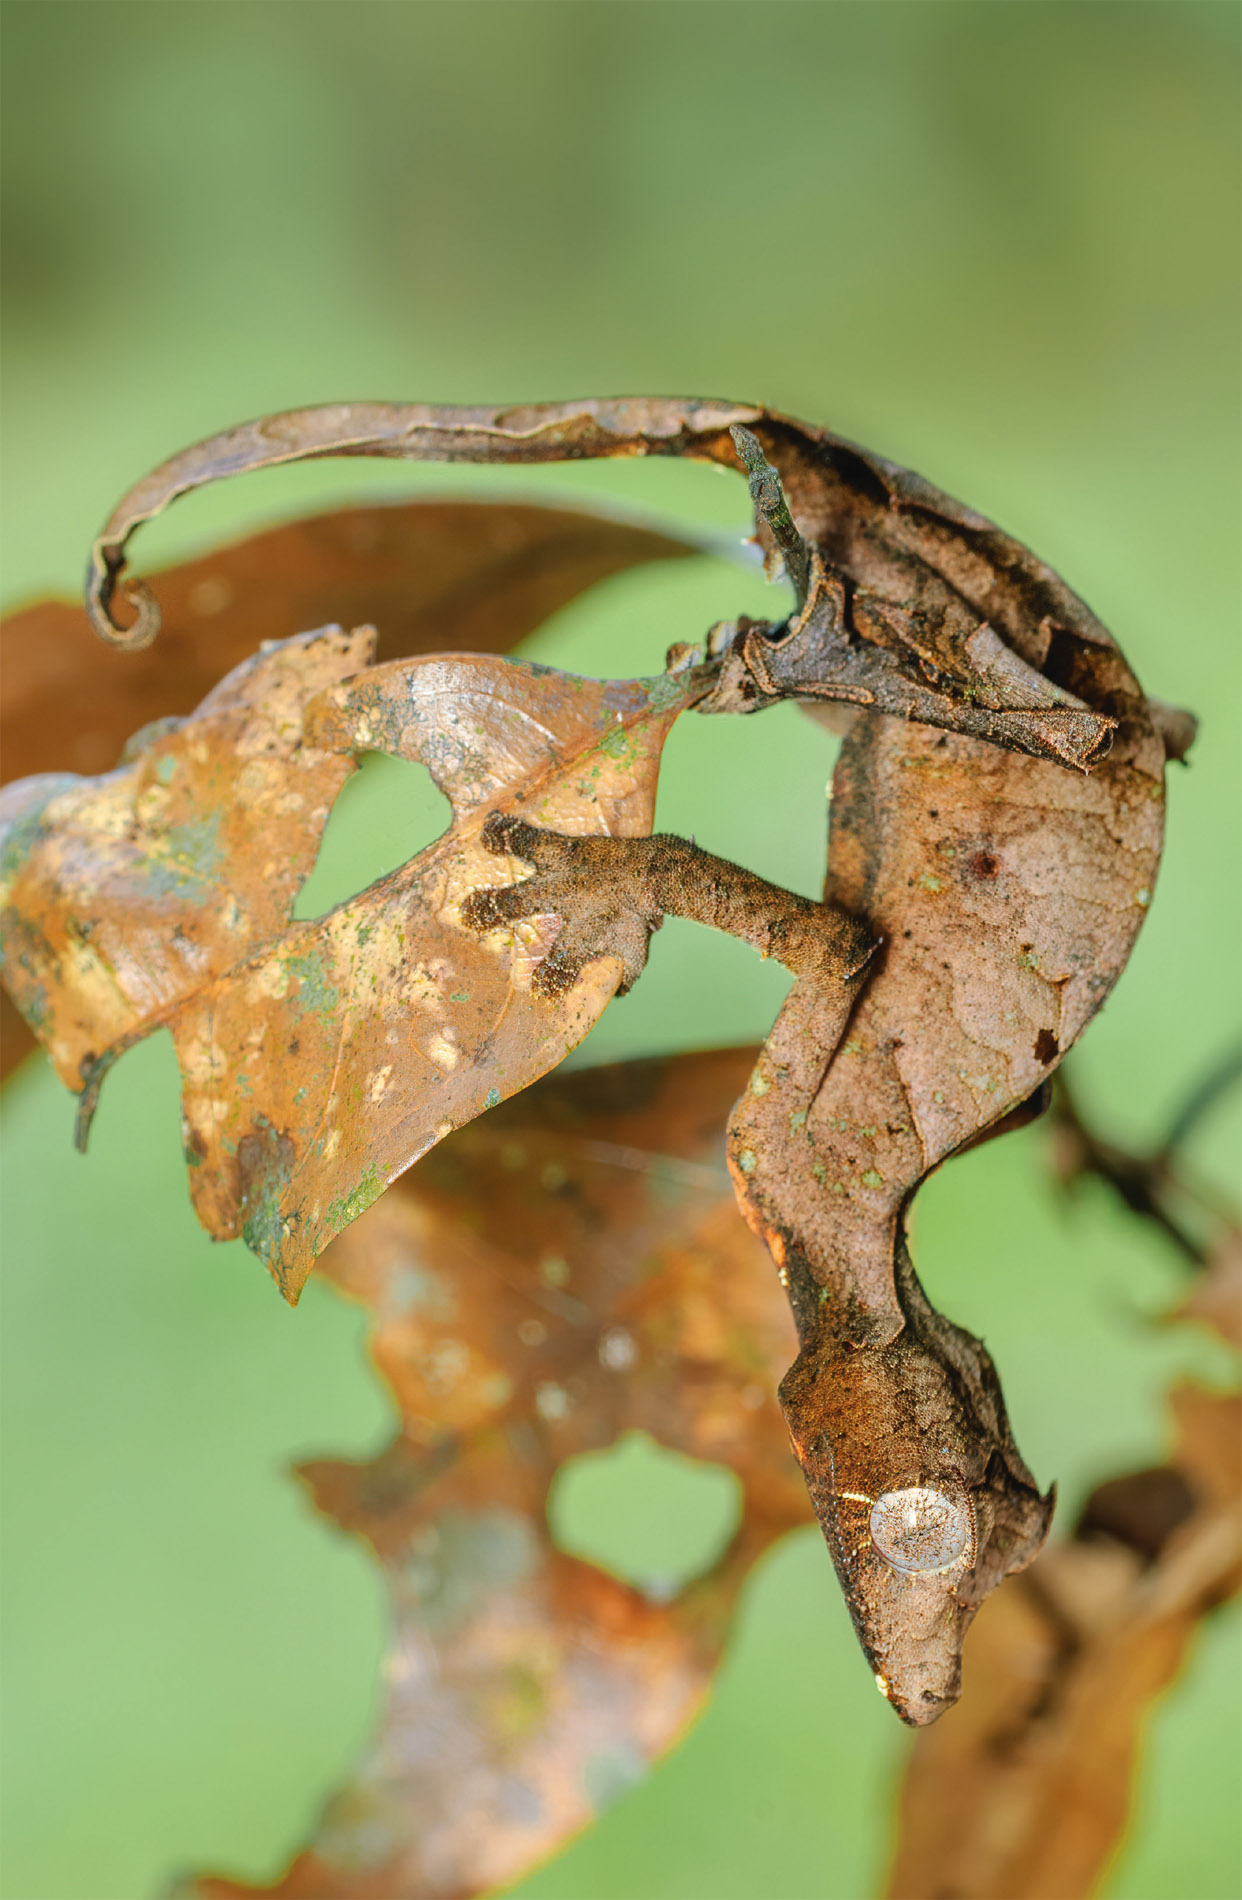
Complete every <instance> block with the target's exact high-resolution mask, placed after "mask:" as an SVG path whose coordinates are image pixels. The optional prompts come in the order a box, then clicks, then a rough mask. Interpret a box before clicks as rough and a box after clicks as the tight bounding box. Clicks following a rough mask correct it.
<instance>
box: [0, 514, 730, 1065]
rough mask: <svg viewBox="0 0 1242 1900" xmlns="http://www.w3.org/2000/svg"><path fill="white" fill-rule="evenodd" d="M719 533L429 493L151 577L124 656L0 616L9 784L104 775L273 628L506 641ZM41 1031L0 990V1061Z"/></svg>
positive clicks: (435, 646)
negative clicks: (149, 640)
mask: <svg viewBox="0 0 1242 1900" xmlns="http://www.w3.org/2000/svg"><path fill="white" fill-rule="evenodd" d="M705 545H706V543H703V544H700V543H698V542H696V541H693V540H688V539H687V538H686V537H685V535H684V534H679V535H676V536H674V535H670V534H668V533H661V532H657V531H656V530H655V529H654V528H650V527H648V526H646V525H645V524H642V523H638V522H632V521H627V520H623V519H613V518H611V517H609V516H607V515H597V514H588V513H584V512H582V511H580V510H576V509H570V508H557V507H547V506H536V505H533V504H530V503H517V502H468V501H417V502H408V503H404V504H394V505H389V506H369V507H358V508H345V509H341V510H339V511H336V512H334V513H332V514H326V515H316V516H312V517H309V518H308V519H307V520H305V521H295V522H290V523H289V524H288V525H287V526H285V527H279V528H272V529H269V530H268V531H267V532H265V533H262V534H256V535H252V536H251V537H249V538H248V539H247V540H244V541H239V542H237V543H235V544H234V545H232V546H229V547H224V548H220V549H217V550H215V551H214V552H213V553H211V554H208V555H204V556H203V557H202V558H201V559H198V560H193V561H186V562H182V563H180V564H179V565H177V566H175V567H171V568H168V569H165V570H164V571H163V572H161V573H159V574H156V575H154V576H153V577H152V581H151V587H152V592H153V594H154V597H155V598H156V599H157V600H158V602H159V606H160V612H161V615H162V619H163V633H162V636H161V638H160V640H159V642H158V644H157V645H156V646H154V647H151V648H150V649H148V650H147V651H146V652H144V653H143V654H142V655H141V657H139V656H138V655H130V656H129V657H127V658H126V659H124V660H120V661H118V659H117V657H116V655H115V653H113V652H111V651H110V650H109V648H108V647H107V646H105V645H102V644H101V643H100V641H99V639H98V638H97V636H96V634H95V632H94V631H93V629H92V627H91V624H90V621H89V618H88V616H87V614H86V613H85V611H84V610H83V608H82V607H81V605H80V604H79V605H70V604H69V603H68V602H65V601H56V600H51V601H43V602H41V603H39V604H38V605H37V606H33V607H28V608H23V609H22V610H20V611H19V612H16V613H12V614H9V615H8V616H7V617H6V618H5V619H4V620H3V621H0V783H5V784H7V783H8V782H9V781H10V780H12V779H16V778H25V777H28V776H30V775H32V774H34V773H41V772H51V771H61V770H68V771H72V772H85V773H94V772H104V771H107V770H109V769H110V768H111V767H112V766H114V765H115V764H116V762H117V760H118V759H119V758H120V756H121V750H122V747H123V746H124V744H125V741H126V739H127V738H128V737H129V735H130V733H132V732H134V731H136V730H137V729H138V728H139V727H140V726H142V725H144V724H149V723H150V722H151V721H152V720H155V719H161V718H166V717H168V716H170V715H172V714H179V715H184V714H186V713H189V712H191V711H192V710H193V708H194V707H195V706H196V705H197V704H198V702H199V701H200V700H201V699H204V698H205V697H206V696H207V694H208V693H209V692H210V691H211V689H212V687H213V686H214V685H215V683H216V681H217V680H219V679H220V677H221V675H222V674H224V673H225V672H228V671H229V670H230V669H231V668H232V667H234V666H238V665H240V664H241V662H242V661H243V660H244V659H246V658H247V657H248V656H249V655H250V654H252V653H254V652H255V651H256V649H257V648H258V647H259V646H260V644H261V643H262V642H263V641H265V640H282V639H287V638H289V637H290V636H292V635H293V634H296V633H302V632H304V631H305V630H306V629H307V628H308V627H315V626H320V625H324V624H332V623H336V624H338V625H340V626H343V627H358V626H368V625H370V626H374V627H375V628H376V629H377V630H378V644H377V653H378V657H379V659H381V660H389V659H395V658H397V657H399V656H401V655H403V654H414V653H430V652H436V651H442V650H449V649H452V648H464V649H466V650H468V651H471V652H488V653H496V652H504V651H506V650H507V649H508V648H510V647H512V646H515V645H516V644H517V643H518V641H520V640H522V639H524V638H525V637H526V635H527V634H528V633H531V632H533V631H534V629H535V628H536V627H538V626H540V625H541V624H542V623H543V621H544V620H546V619H547V618H548V617H549V616H550V615H551V614H553V613H555V612H556V611H557V610H558V609H559V608H561V607H563V606H565V605H566V604H567V603H568V602H569V601H571V600H573V599H575V598H576V597H577V596H578V595H579V594H580V593H582V592H584V591H585V590H586V589H587V588H588V587H592V586H594V585H595V583H596V582H598V581H601V580H604V579H606V578H608V576H610V575H612V574H615V573H619V572H621V571H622V570H623V569H626V568H629V567H633V566H636V565H641V564H644V563H647V562H651V561H663V560H677V559H684V558H685V557H686V556H687V555H693V554H697V553H699V552H701V551H702V549H703V546H705ZM34 1046H35V1039H34V1037H33V1035H32V1033H31V1031H30V1029H29V1028H28V1027H27V1025H26V1023H25V1020H24V1019H23V1018H22V1017H21V1016H20V1015H19V1014H18V1012H17V1010H16V1009H15V1008H14V1006H13V1004H12V1003H11V1001H10V999H9V996H8V994H7V992H5V991H0V1075H7V1074H8V1073H9V1072H10V1071H11V1070H12V1069H13V1068H14V1067H15V1066H16V1064H17V1063H18V1062H20V1061H21V1060H22V1058H23V1057H24V1056H25V1055H27V1054H28V1053H29V1051H30V1050H31V1049H32V1048H34Z"/></svg>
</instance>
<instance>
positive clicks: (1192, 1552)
mask: <svg viewBox="0 0 1242 1900" xmlns="http://www.w3.org/2000/svg"><path fill="white" fill-rule="evenodd" d="M1172 1408H1173V1414H1174V1419H1175V1421H1176V1426H1177V1440H1178V1442H1177V1448H1176V1450H1175V1453H1174V1457H1173V1461H1172V1463H1171V1464H1170V1465H1168V1466H1165V1467H1163V1468H1161V1469H1159V1470H1154V1471H1148V1472H1139V1473H1136V1474H1134V1475H1133V1476H1132V1477H1129V1478H1125V1479H1120V1480H1114V1481H1113V1482H1111V1483H1109V1484H1105V1485H1103V1486H1101V1487H1100V1489H1099V1490H1098V1491H1097V1492H1095V1493H1094V1495H1093V1496H1092V1498H1091V1499H1089V1501H1088V1503H1087V1507H1086V1510H1085V1512H1084V1515H1083V1519H1082V1522H1081V1523H1080V1525H1079V1527H1078V1530H1077V1531H1076V1533H1075V1535H1074V1537H1073V1538H1072V1539H1070V1540H1068V1541H1067V1542H1063V1543H1058V1544H1053V1545H1050V1546H1049V1547H1048V1549H1047V1550H1045V1551H1044V1552H1043V1553H1042V1555H1041V1556H1040V1557H1039V1559H1038V1561H1037V1562H1036V1563H1035V1564H1034V1565H1033V1566H1032V1568H1031V1569H1030V1570H1028V1571H1027V1572H1026V1573H1025V1575H1024V1576H1021V1577H1019V1578H1018V1579H1017V1580H1016V1582H1015V1584H1014V1586H1013V1587H1012V1588H1011V1589H1008V1590H1002V1591H1001V1592H1000V1593H999V1595H998V1596H996V1597H995V1598H994V1600H993V1601H992V1602H990V1603H989V1604H988V1605H987V1606H986V1608H985V1609H984V1611H983V1613H982V1615H981V1616H980V1618H979V1622H978V1627H977V1630H976V1633H975V1635H974V1637H973V1639H972V1659H971V1662H972V1666H971V1673H970V1686H969V1689H968V1692H967V1694H966V1696H965V1697H964V1698H963V1701H962V1705H961V1709H960V1711H959V1713H958V1714H957V1716H956V1718H955V1719H954V1720H953V1721H952V1722H946V1723H944V1724H942V1725H941V1726H940V1727H939V1728H936V1729H934V1730H932V1731H931V1733H930V1734H927V1735H922V1736H920V1737H919V1739H918V1742H917V1743H916V1746H915V1753H914V1756H913V1758H912V1760H911V1764H910V1768H909V1770H908V1772H907V1777H906V1783H905V1792H904V1797H903V1802H902V1810H901V1823H902V1831H901V1845H900V1849H899V1852H898V1855H897V1858H896V1861H895V1864H894V1866H893V1869H892V1872H891V1875H890V1880H889V1886H888V1892H889V1894H890V1895H891V1896H892V1900H942V1896H944V1895H950V1894H951V1895H952V1896H953V1900H1052V1897H1053V1896H1055V1900H1085V1896H1087V1895H1089V1894H1091V1893H1093V1892H1094V1891H1095V1887H1096V1883H1097V1881H1098V1879H1099V1877H1100V1874H1101V1872H1102V1871H1103V1868H1104V1866H1105V1863H1106V1862H1107V1860H1108V1858H1109V1856H1110V1855H1111V1853H1112V1852H1113V1850H1114V1848H1115V1846H1116V1843H1117V1840H1118V1837H1119V1836H1120V1834H1121V1832H1122V1830H1123V1828H1124V1827H1125V1824H1126V1821H1127V1819H1128V1817H1129V1814H1130V1804H1131V1788H1132V1783H1133V1771H1134V1764H1135V1757H1136V1754H1137V1751H1138V1748H1139V1745H1140V1742H1141V1739H1142V1735H1143V1730H1144V1726H1145V1723H1146V1719H1147V1716H1148V1713H1149V1711H1150V1709H1151V1705H1152V1702H1153V1700H1154V1698H1155V1697H1156V1696H1157V1695H1158V1694H1159V1692H1160V1691H1161V1690H1162V1689H1164V1688H1166V1687H1167V1685H1168V1684H1169V1683H1170V1682H1171V1681H1172V1680H1173V1678H1174V1676H1175V1675H1176V1674H1177V1671H1178V1669H1179V1668H1180V1666H1181V1664H1182V1662H1183V1660H1184V1659H1185V1656H1186V1653H1187V1649H1188V1646H1189V1644H1190V1642H1191V1639H1192V1637H1193V1636H1194V1634H1195V1631H1196V1629H1197V1627H1198V1623H1199V1620H1200V1618H1201V1617H1202V1616H1203V1615H1204V1613H1205V1612H1206V1611H1208V1610H1210V1609H1211V1608H1212V1607H1214V1606H1215V1605H1216V1604H1218V1603H1221V1602H1223V1601H1224V1600H1225V1599H1226V1598H1227V1597H1229V1596H1231V1595H1232V1594H1233V1593H1234V1592H1235V1591H1236V1590H1237V1588H1238V1584H1239V1578H1240V1576H1242V1526H1240V1524H1239V1517H1238V1492H1239V1487H1240V1486H1242V1470H1240V1469H1239V1459H1238V1447H1239V1444H1242V1407H1240V1404H1239V1401H1238V1399H1237V1398H1236V1397H1218V1396H1216V1395H1214V1394H1209V1393H1206V1392H1204V1391H1201V1390H1199V1389H1197V1388H1194V1387H1182V1388H1180V1389H1179V1390H1177V1391H1175V1392H1174V1393H1173V1395H1172Z"/></svg>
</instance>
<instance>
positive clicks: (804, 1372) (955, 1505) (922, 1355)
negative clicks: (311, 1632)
mask: <svg viewBox="0 0 1242 1900" xmlns="http://www.w3.org/2000/svg"><path fill="white" fill-rule="evenodd" d="M898 1251H899V1266H898V1273H897V1285H898V1289H899V1295H900V1300H901V1306H902V1309H903V1312H904V1315H905V1320H904V1324H902V1323H900V1321H899V1322H898V1323H897V1324H896V1326H895V1327H894V1326H893V1325H888V1326H885V1327H883V1328H876V1329H870V1328H868V1327H867V1326H866V1325H864V1324H856V1325H852V1326H843V1325H842V1324H841V1323H840V1315H838V1316H837V1323H835V1324H825V1325H824V1326H823V1327H822V1328H821V1329H820V1330H819V1331H818V1333H817V1334H816V1335H815V1336H814V1337H813V1338H811V1339H808V1340H804V1343H803V1349H802V1351H801V1353H800V1354H799V1356H798V1358H797V1360H796V1361H795V1362H794V1364H793V1366H791V1368H790V1370H789V1372H788V1373H787V1374H786V1376H785V1378H784V1380H783V1381H782V1384H781V1394H780V1396H781V1406H782V1409H783V1411H784V1414H785V1419H786V1422H787V1424H788V1426H789V1430H790V1435H791V1437H792V1439H793V1445H794V1450H795V1452H796V1453H797V1456H798V1460H799V1463H800V1464H801V1466H802V1470H803V1475H804V1477H805V1478H806V1482H807V1487H808V1489H809V1491H810V1493H811V1498H812V1501H813V1502H814V1505H815V1510H816V1514H817V1516H818V1518H819V1522H820V1526H821V1529H822V1530H823V1532H824V1536H825V1538H826V1540H827V1543H828V1547H829V1550H830V1551H831V1553H832V1558H833V1562H834V1564H835V1565H836V1569H837V1574H838V1576H839V1578H840V1580H841V1587H842V1590H843V1592H844V1594H845V1598H846V1601H847V1603H848V1604H849V1608H850V1614H851V1616H852V1618H853V1621H854V1627H855V1629H856V1631H857V1633H858V1637H859V1641H860V1642H861V1644H862V1648H863V1651H864V1654H865V1655H866V1657H867V1660H868V1662H869V1664H870V1666H871V1670H872V1673H873V1675H874V1677H875V1680H876V1685H877V1687H878V1688H879V1689H880V1691H881V1693H882V1694H883V1695H884V1696H885V1698H886V1699H887V1701H889V1702H890V1703H891V1704H892V1706H893V1708H894V1709H895V1710H896V1711H897V1713H898V1715H900V1717H901V1718H902V1720H903V1721H904V1722H907V1723H909V1724H911V1725H912V1726H915V1727H923V1726H925V1725H926V1724H927V1723H929V1722H934V1721H935V1720H936V1718H937V1717H938V1716H940V1715H942V1714H943V1713H944V1711H945V1709H946V1708H948V1707H950V1706H951V1705H952V1704H953V1703H954V1702H955V1701H956V1700H957V1698H958V1696H959V1695H960V1694H961V1687H962V1645H963V1640H964V1638H965V1635H966V1631H967V1629H968V1627H969V1625H970V1622H971V1620H972V1619H973V1617H974V1615H975V1612H976V1611H977V1610H978V1608H979V1605H980V1604H981V1603H982V1602H983V1601H984V1599H985V1598H986V1597H987V1596H988V1595H990V1593H991V1592H992V1591H993V1590H994V1589H995V1588H996V1586H997V1585H998V1584H999V1583H1000V1581H1001V1580H1002V1578H1003V1577H1005V1576H1007V1575H1008V1574H1009V1573H1010V1572H1011V1571H1014V1570H1020V1569H1021V1568H1022V1567H1023V1566H1024V1565H1025V1564H1027V1563H1029V1562H1030V1560H1031V1558H1032V1557H1033V1556H1034V1555H1035V1553H1036V1551H1037V1550H1038V1549H1039V1547H1040V1545H1041V1544H1042V1542H1043V1540H1044V1537H1045V1536H1046V1534H1047V1529H1048V1524H1049V1521H1050V1519H1051V1515H1052V1494H1051V1493H1049V1494H1048V1496H1046V1497H1042V1496H1041V1495H1040V1493H1039V1490H1038V1488H1037V1487H1036V1485H1035V1482H1034V1480H1033V1478H1032V1477H1031V1474H1030V1472H1029V1471H1028V1470H1027V1468H1026V1465H1025V1464H1024V1463H1023V1461H1022V1458H1021V1455H1020V1454H1019V1452H1018V1449H1017V1447H1016V1445H1015V1444H1014V1442H1013V1438H1012V1435H1011V1433H1010V1431H1009V1424H1008V1420H1007V1418H1006V1416H1005V1408H1004V1401H1003V1399H1002V1397H1001V1391H1000V1385H999V1383H998V1381H997V1378H996V1373H995V1369H994V1368H993V1365H992V1361H991V1359H990V1357H989V1356H988V1354H987V1352H986V1351H985V1350H984V1348H983V1346H982V1345H981V1344H980V1342H979V1341H978V1340H977V1339H975V1338H973V1336H972V1335H971V1334H969V1333H967V1332H964V1331H963V1330H962V1329H961V1328H960V1327H956V1326H953V1325H952V1324H951V1322H949V1321H948V1320H946V1319H944V1318H943V1317H942V1316H941V1315H940V1314H938V1313H936V1312H934V1310H933V1309H932V1308H931V1307H930V1306H929V1304H928V1303H927V1301H926V1298H925V1296H924V1295H923V1293H922V1289H921V1288H920V1287H919V1286H918V1282H917V1280H915V1278H914V1274H913V1270H912V1268H910V1264H909V1257H908V1255H906V1254H905V1247H904V1240H903V1241H901V1242H900V1244H899V1250H898Z"/></svg>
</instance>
